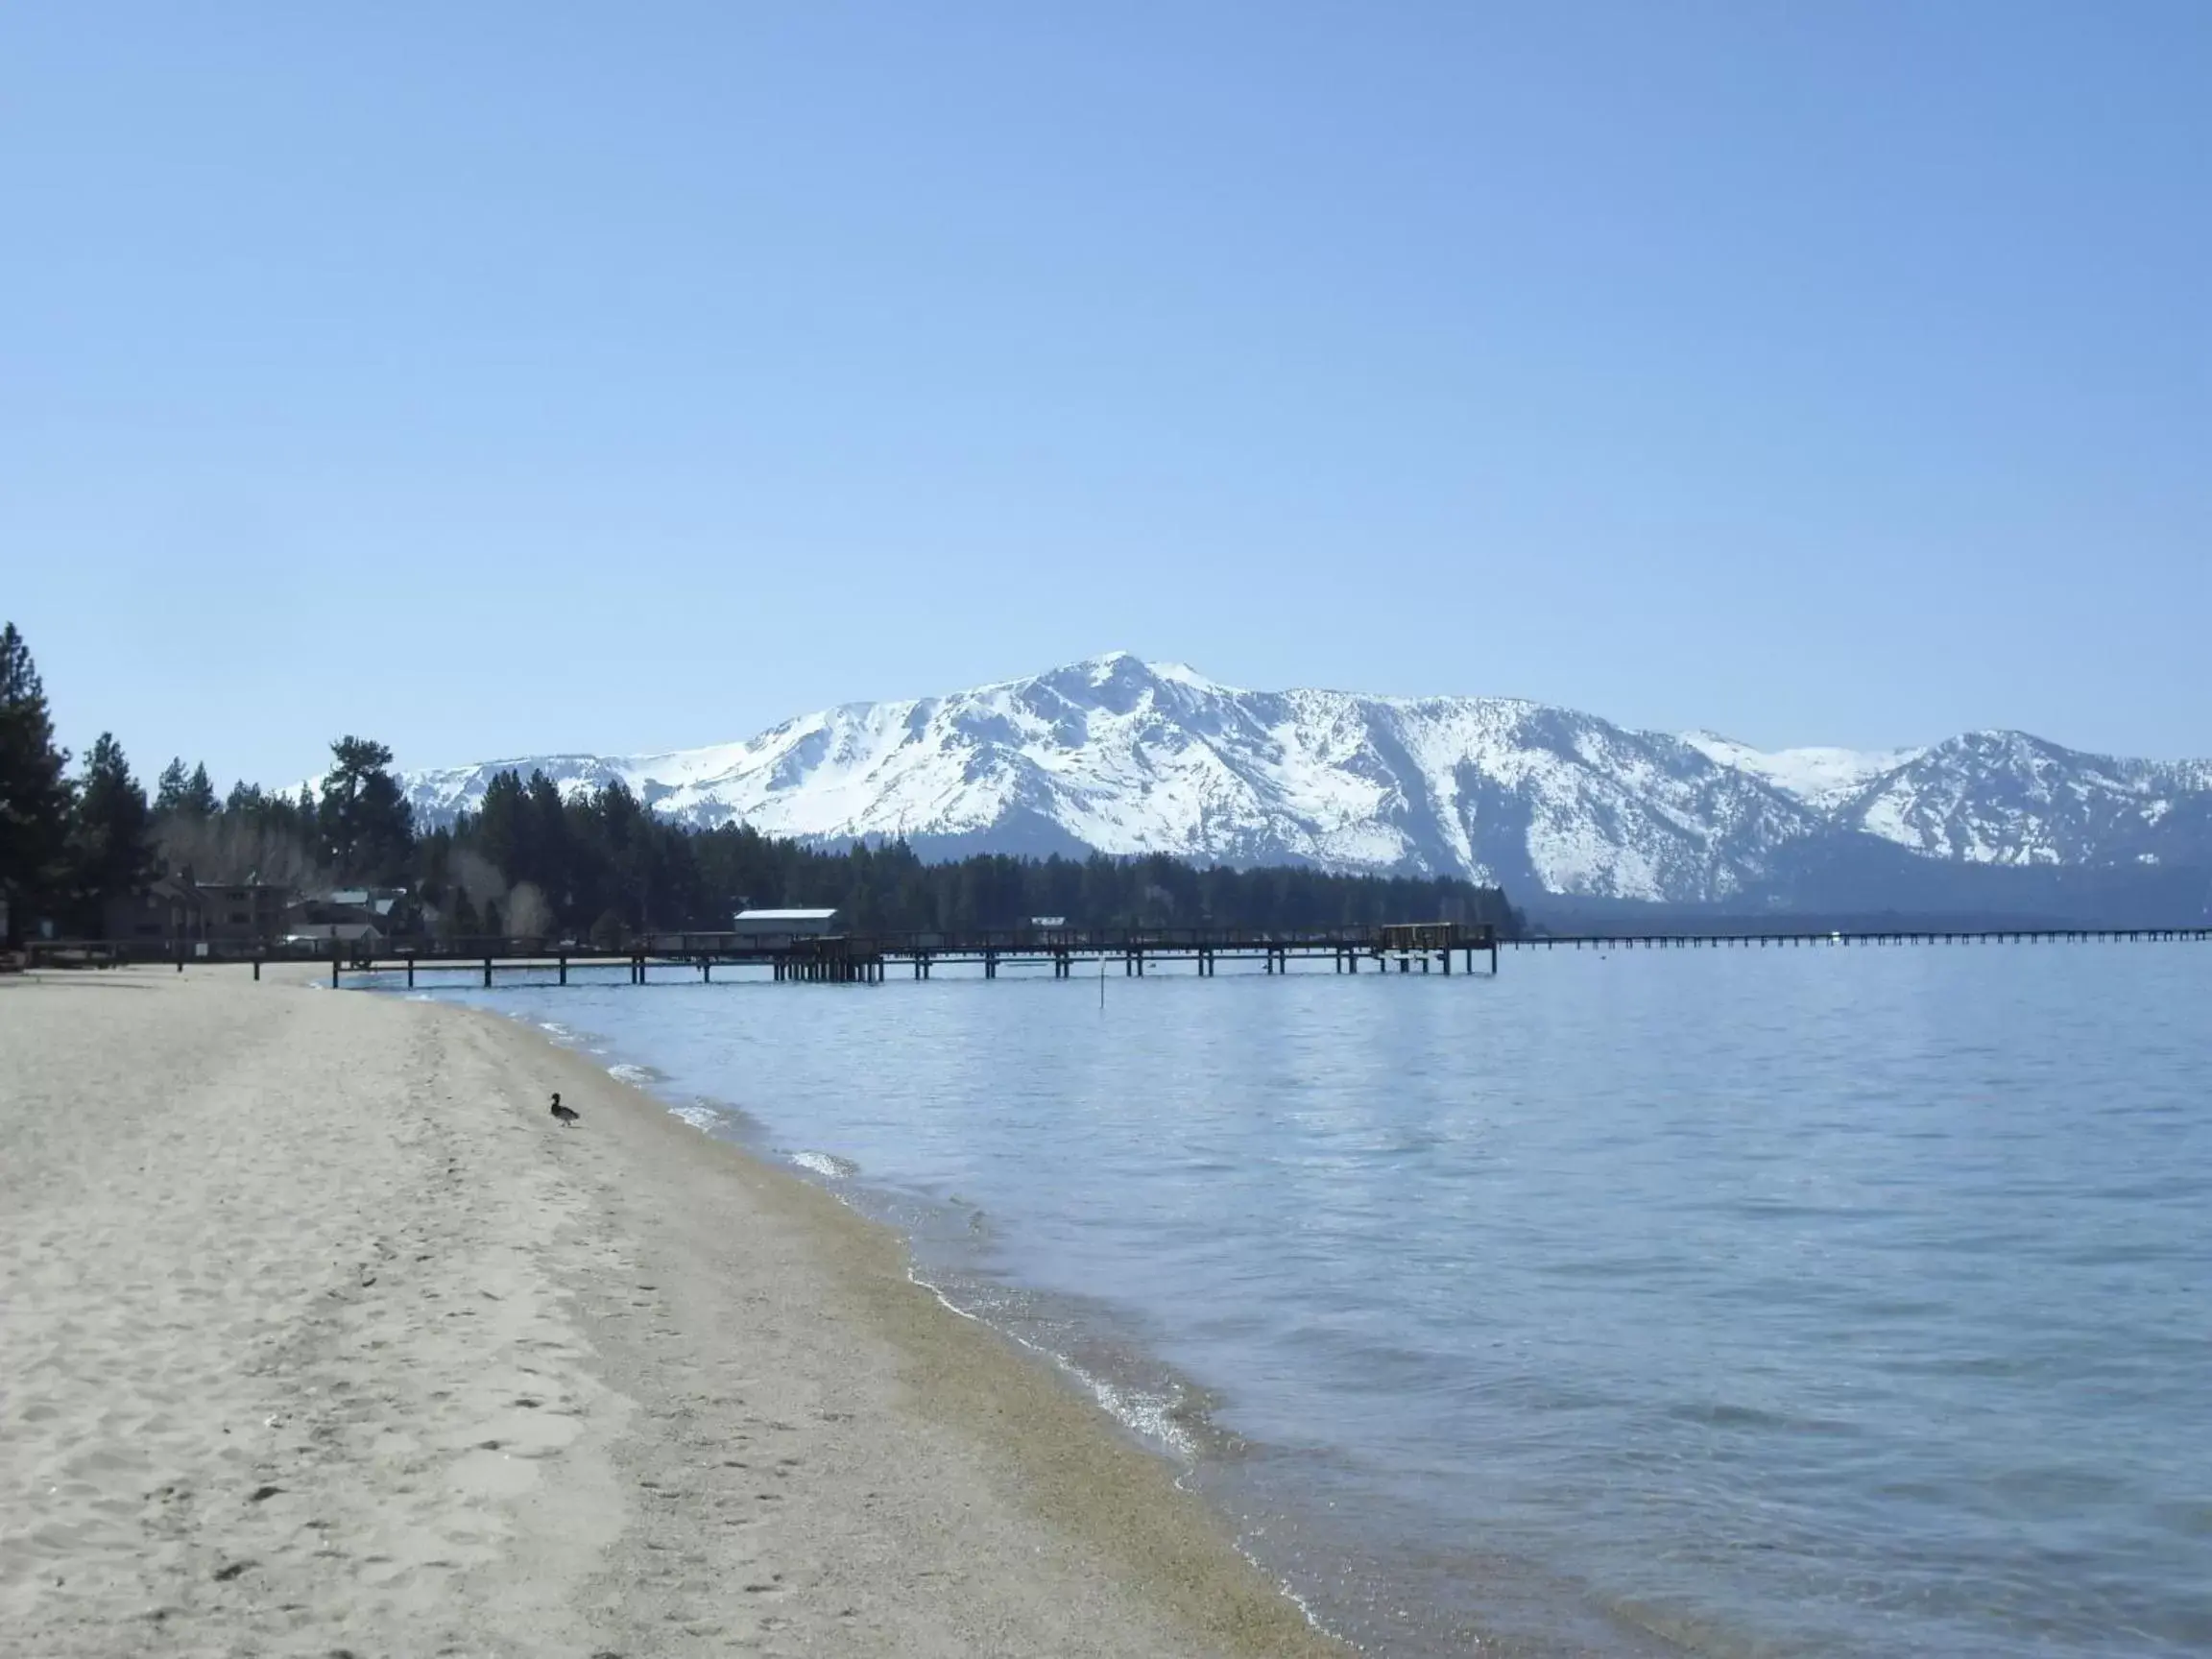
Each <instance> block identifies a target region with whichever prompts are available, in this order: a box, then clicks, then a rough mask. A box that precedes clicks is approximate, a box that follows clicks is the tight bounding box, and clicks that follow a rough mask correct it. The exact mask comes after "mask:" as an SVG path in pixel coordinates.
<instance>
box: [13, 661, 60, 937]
mask: <svg viewBox="0 0 2212 1659" xmlns="http://www.w3.org/2000/svg"><path fill="white" fill-rule="evenodd" d="M68 764H69V756H68V753H67V751H65V750H62V749H60V748H58V747H56V745H55V742H54V722H53V719H52V717H51V716H50V715H49V714H48V712H47V709H46V687H45V685H44V684H43V683H42V682H41V681H40V680H39V678H38V669H37V666H36V664H35V663H34V662H33V661H31V652H30V648H29V647H28V646H26V645H25V644H24V643H23V637H22V635H20V634H18V633H17V632H16V631H15V624H14V623H12V622H11V623H9V624H8V625H7V626H6V627H5V628H0V898H4V899H6V901H7V911H8V929H9V935H10V943H12V942H13V941H14V940H15V939H17V938H20V937H21V936H22V934H23V933H24V932H25V931H26V930H27V929H28V928H29V926H31V921H32V918H31V915H30V910H31V907H32V906H34V905H37V906H41V907H43V906H46V905H49V904H52V903H53V902H55V901H56V900H57V898H58V897H59V896H60V889H61V886H62V883H63V881H64V879H65V878H66V875H67V868H68V852H69V802H70V796H71V793H72V792H71V789H70V786H69V780H68V778H67V776H66V770H65V769H66V768H67V766H68Z"/></svg>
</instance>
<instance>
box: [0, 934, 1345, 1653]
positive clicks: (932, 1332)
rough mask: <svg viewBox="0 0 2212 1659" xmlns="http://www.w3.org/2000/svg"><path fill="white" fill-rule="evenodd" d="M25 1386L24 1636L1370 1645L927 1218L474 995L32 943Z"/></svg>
mask: <svg viewBox="0 0 2212 1659" xmlns="http://www.w3.org/2000/svg"><path fill="white" fill-rule="evenodd" d="M554 1089H559V1090H560V1091H561V1092H562V1094H563V1097H564V1099H565V1100H566V1101H567V1102H568V1103H569V1104H571V1105H573V1106H575V1107H576V1108H577V1109H578V1110H579V1111H581V1112H582V1114H583V1119H584V1120H583V1122H582V1124H581V1125H580V1126H578V1127H577V1128H575V1129H573V1130H564V1129H562V1128H560V1127H559V1126H558V1125H556V1124H555V1123H554V1122H553V1121H552V1119H551V1118H549V1117H548V1116H547V1113H546V1095H547V1094H548V1093H549V1092H550V1091H551V1090H554ZM0 1388H4V1412H0V1628H5V1629H6V1630H8V1631H9V1632H10V1636H9V1642H10V1645H11V1646H12V1648H14V1649H15V1650H19V1651H23V1652H27V1653H38V1654H42V1655H55V1656H61V1655H78V1654H103V1655H107V1654H132V1653H215V1652H222V1653H270V1654H293V1653H299V1654H318V1655H331V1654H334V1653H337V1652H339V1651H341V1650H348V1651H352V1652H357V1653H360V1654H363V1655H368V1654H372V1653H392V1652H404V1653H410V1654H436V1653H441V1652H451V1653H456V1654H459V1653H469V1654H485V1653H496V1654H517V1655H519V1654H554V1655H561V1654H573V1655H576V1656H578V1659H591V1656H597V1655H608V1654H614V1655H621V1656H623V1659H641V1656H644V1655H658V1654H672V1655H681V1654H693V1653H699V1654H705V1653H709V1652H711V1653H727V1652H731V1651H742V1652H761V1653H781V1652H797V1651H800V1650H805V1651H807V1652H815V1653H820V1652H831V1653H896V1654H914V1655H938V1654H943V1655H952V1654H970V1653H994V1654H998V1653H1003V1654H1046V1653H1050V1654H1097V1655H1111V1654H1172V1653H1192V1654H1221V1655H1245V1654H1282V1655H1300V1654H1308V1653H1311V1654H1321V1653H1334V1652H1338V1651H1340V1649H1338V1648H1336V1647H1334V1645H1333V1644H1330V1643H1327V1642H1325V1641H1324V1640H1322V1639H1321V1638H1319V1637H1317V1636H1315V1635H1314V1634H1313V1633H1312V1632H1311V1631H1310V1629H1309V1628H1308V1626H1307V1625H1306V1623H1305V1622H1304V1620H1303V1618H1302V1617H1301V1616H1300V1614H1299V1613H1298V1611H1297V1609H1296V1608H1295V1607H1294V1606H1293V1605H1292V1604H1291V1603H1290V1602H1288V1601H1287V1600H1286V1599H1284V1598H1283V1597H1282V1596H1280V1595H1279V1594H1277V1593H1276V1591H1275V1589H1274V1587H1273V1586H1272V1585H1270V1584H1269V1583H1268V1582H1267V1581H1266V1580H1265V1579H1264V1578H1262V1576H1261V1575H1260V1574H1259V1573H1258V1572H1257V1571H1256V1570H1254V1569H1252V1568H1251V1567H1250V1566H1249V1565H1248V1564H1247V1563H1246V1562H1245V1561H1244V1560H1243V1559H1242V1557H1240V1556H1239V1555H1238V1554H1237V1553H1236V1551H1235V1550H1234V1548H1233V1547H1232V1544H1231V1541H1230V1540H1229V1538H1228V1537H1227V1536H1226V1534H1225V1533H1224V1531H1223V1530H1222V1529H1221V1527H1219V1525H1218V1524H1217V1523H1216V1522H1215V1521H1214V1518H1213V1517H1212V1515H1211V1514H1210V1513H1209V1512H1208V1511H1207V1510H1206V1509H1205V1508H1204V1507H1203V1506H1202V1505H1201V1504H1199V1503H1197V1502H1196V1501H1195V1500H1193V1499H1192V1498H1190V1496H1189V1495H1187V1494H1185V1493H1183V1492H1181V1491H1179V1490H1177V1489H1176V1487H1175V1485H1174V1481H1173V1471H1172V1470H1171V1469H1170V1468H1169V1467H1168V1466H1167V1465H1166V1464H1164V1463H1162V1462H1161V1461H1159V1460H1158V1459H1156V1458H1154V1457H1152V1456H1151V1455H1148V1454H1146V1453H1144V1452H1143V1451H1142V1450H1141V1449H1139V1448H1137V1447H1135V1446H1133V1445H1131V1444H1130V1443H1128V1442H1127V1441H1126V1440H1125V1439H1124V1438H1123V1437H1122V1436H1121V1434H1120V1433H1119V1431H1118V1430H1117V1429H1116V1428H1115V1427H1114V1426H1113V1425H1112V1424H1111V1422H1110V1421H1109V1420H1108V1419H1107V1418H1106V1417H1105V1416H1104V1414H1103V1413H1101V1412H1099V1411H1098V1410H1097V1409H1096V1408H1095V1407H1094V1406H1093V1405H1091V1404H1090V1403H1089V1402H1088V1401H1086V1400H1084V1399H1082V1398H1080V1397H1079V1396H1077V1395H1076V1394H1075V1393H1074V1392H1073V1391H1071V1390H1070V1389H1069V1388H1067V1387H1065V1386H1063V1385H1062V1383H1060V1382H1059V1381H1058V1380H1057V1379H1056V1378H1055V1377H1054V1376H1052V1375H1051V1374H1050V1373H1049V1372H1047V1371H1046V1370H1045V1369H1044V1368H1043V1367H1042V1366H1040V1365H1039V1364H1037V1363H1035V1362H1034V1361H1032V1360H1030V1359H1028V1358H1024V1357H1022V1356H1021V1355H1020V1354H1018V1353H1017V1352H1015V1351H1014V1350H1013V1349H1011V1348H1010V1347H1009V1346H1008V1345H1007V1344H1005V1343H1004V1342H1003V1341H1002V1340H1001V1339H999V1338H998V1337H997V1336H996V1335H994V1334H992V1333H991V1332H989V1331H988V1330H987V1329H985V1328H983V1327H981V1326H979V1325H977V1324H975V1323H974V1322H972V1321H969V1320H965V1319H962V1318H960V1317H959V1316H957V1315H955V1314H953V1313H951V1312H950V1311H948V1310H946V1309H945V1308H943V1307H942V1306H941V1305H940V1304H939V1303H938V1301H937V1300H936V1298H935V1297H934V1296H933V1295H932V1294H931V1293H930V1292H928V1291H927V1290H925V1289H923V1288H920V1287H918V1286H915V1285H913V1284H912V1283H910V1282H909V1280H908V1279H907V1276H906V1271H905V1262H904V1257H903V1254H902V1250H901V1248H900V1246H899V1243H898V1241H897V1240H896V1239H895V1238H893V1237H892V1236H890V1235H889V1234H887V1233H885V1232H883V1231H882V1230H880V1229H878V1228H876V1227H873V1226H871V1225H870V1224H868V1223H866V1222H864V1221H862V1220H860V1219H859V1218H857V1217H856V1216H854V1215H853V1214H851V1213H850V1212H848V1211H846V1210H845V1209H844V1208H843V1207H842V1206H840V1205H839V1204H837V1203H836V1202H835V1200H834V1199H832V1198H830V1197H829V1195H828V1194H826V1193H824V1192H822V1191H820V1190H816V1189H814V1188H812V1187H809V1186H807V1185H806V1184H805V1183H804V1182H801V1181H799V1180H797V1179H795V1178H793V1177H791V1176H789V1175H786V1174H784V1173H782V1172H780V1171H777V1170H774V1169H771V1168H769V1167H767V1166H763V1165H761V1164H759V1163H758V1162H757V1161H755V1160H753V1159H751V1158H749V1157H747V1156H746V1155H745V1154H744V1153H742V1152H740V1151H739V1150H737V1149H736V1148H734V1147H733V1146H730V1145H728V1144H726V1143H724V1142H720V1141H717V1140H713V1139H710V1138H709V1137H707V1136H705V1135H702V1134H700V1133H699V1132H698V1131H696V1130H694V1129H692V1128H690V1127H689V1126H688V1125H686V1124H685V1123H683V1122H681V1121H680V1120H678V1119H676V1118H672V1117H671V1116H669V1115H668V1113H667V1112H666V1111H665V1110H664V1109H662V1108H661V1106H660V1105H659V1104H657V1103H655V1102H654V1101H652V1100H650V1099H648V1098H646V1097H645V1096H643V1095H641V1094H637V1092H635V1091H634V1090H631V1089H629V1088H627V1087H626V1086H624V1085H623V1084H621V1083H618V1082H616V1081H614V1080H613V1079H612V1078H610V1077H608V1076H606V1075H605V1074H604V1073H603V1072H601V1071H599V1070H596V1069H595V1068H594V1067H592V1066H591V1065H590V1064H589V1062H588V1061H586V1060H584V1059H583V1058H581V1057H579V1056H576V1055H573V1054H569V1053H567V1052H565V1051H563V1050H560V1049H558V1048H555V1047H554V1046H551V1045H550V1044H547V1043H544V1042H542V1041H541V1040H539V1039H538V1038H537V1037H535V1036H534V1035H532V1034H531V1033H529V1032H528V1031H526V1030H524V1029H522V1028H520V1027H518V1026H515V1025H512V1024H510V1023H509V1022H503V1021H499V1020H497V1019H495V1018H493V1017H491V1016H488V1015H484V1014H480V1013H476V1012H472V1011H469V1010H463V1009H456V1008H450V1007H444V1006H439V1005H435V1004H431V1003H425V1002H413V1001H403V1000H399V999H397V998H384V997H373V996H367V995H361V994H345V993H332V992H329V991H326V990H321V989H317V988H314V987H311V986H308V985H303V984H287V983H276V982H269V981H265V982H263V983H261V984H254V983H252V981H251V980H250V979H248V978H247V977H246V976H245V975H244V974H241V973H239V972H237V971H227V970H221V969H210V970H196V971H194V972H192V973H188V974H181V975H180V974H168V973H159V972H145V973H136V972H118V973H109V974H52V975H33V976H30V977H29V978H26V979H22V980H17V981H13V982H6V983H0Z"/></svg>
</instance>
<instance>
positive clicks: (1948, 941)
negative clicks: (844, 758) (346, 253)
mask: <svg viewBox="0 0 2212 1659" xmlns="http://www.w3.org/2000/svg"><path fill="white" fill-rule="evenodd" d="M2097 943H2104V944H2141V943H2193V944H2205V943H2212V926H2186V927H1986V928H1973V929H1960V930H1944V929H1930V928H1925V927H1922V928H1903V929H1892V928H1885V929H1861V930H1856V931H1849V932H1844V931H1819V930H1815V931H1784V930H1775V931H1765V932H1743V933H1657V932H1628V931H1623V932H1610V933H1556V934H1552V933H1538V934H1531V935H1527V936H1524V937H1518V938H1502V937H1500V935H1499V933H1498V931H1497V929H1496V928H1494V927H1491V926H1470V925H1466V924H1460V923H1451V922H1433V923H1407V924H1392V925H1388V926H1373V927H1345V928H1332V929H1317V930H1312V931H1275V932H1243V931H1236V930H1224V929H1208V928H1171V927H1170V928H1161V927H1144V928H1135V927H1108V928H1066V929H1052V930H1044V929H1036V928H1007V929H998V930H989V929H985V930H976V931H970V932H959V933H915V932H907V933H857V934H837V935H830V936H826V937H818V938H815V937H789V936H778V937H773V938H762V937H759V936H757V935H747V934H739V933H715V932H665V933H655V934H651V935H648V936H645V937H642V938H639V939H637V940H635V941H632V942H630V943H628V944H625V945H622V946H619V947H615V948H612V949H603V948H598V947H593V946H590V945H588V944H584V943H581V942H571V943H566V944H546V943H543V942H540V941H532V940H517V939H483V938H477V939H447V940H423V941H416V942H406V943H401V944H397V945H394V944H380V945H377V946H375V947H373V948H371V949H364V948H363V947H361V946H359V945H356V944H350V943H342V944H338V945H335V946H325V947H320V948H314V949H301V948H290V949H287V948H283V947H276V946H269V945H264V944H259V943H254V942H250V941H249V942H237V941H231V942H220V943H207V944H181V945H180V944H159V943H155V942H152V941H125V942H117V943H107V942H102V941H40V942H36V943H35V944H33V945H32V946H31V947H30V949H29V952H28V954H29V959H30V962H31V965H32V966H98V965H104V964H110V963H114V964H120V963H126V962H131V963H141V964H148V963H151V964H157V965H161V966H167V965H169V964H171V963H174V964H175V966H176V967H177V969H178V971H179V972H180V973H181V972H182V971H183V970H184V969H185V968H186V967H188V966H193V967H198V966H215V965H219V964H230V965H235V966H250V967H251V968H252V973H253V976H254V977H255V978H259V977H260V974H261V969H262V967H263V966H264V965H265V964H271V963H280V962H289V963H296V964H304V965H317V964H326V965H327V967H328V970H329V974H330V983H331V984H332V985H334V986H335V985H340V984H342V983H343V982H344V980H345V977H346V976H347V975H349V974H351V975H354V976H355V977H362V976H367V975H373V974H389V975H395V976H403V977H404V980H405V982H406V983H407V984H408V985H410V986H412V985H414V984H415V983H416V982H417V977H418V975H424V976H431V975H434V976H436V977H435V978H433V979H432V981H431V982H432V983H440V984H451V983H452V975H455V974H467V975H469V977H470V978H471V979H474V980H476V981H477V982H478V983H479V984H481V985H483V986H486V987H490V986H492V985H494V984H496V983H498V982H499V980H500V979H501V978H502V977H505V978H507V979H508V980H509V981H510V982H512V981H513V979H514V978H515V977H516V976H517V975H520V974H527V975H530V976H532V977H533V978H536V979H543V978H544V977H546V976H548V975H549V976H550V977H551V978H552V980H553V982H554V983H556V984H560V985H565V984H567V983H569V974H570V972H571V971H572V970H600V971H605V970H609V969H616V968H619V969H622V970H624V971H625V972H626V973H627V975H628V979H629V982H630V983H631V984H634V985H645V984H661V983H666V982H669V981H670V980H671V979H672V978H673V977H674V976H675V975H677V974H681V975H683V976H684V977H685V978H686V979H688V978H690V977H692V976H693V975H696V976H697V978H698V980H699V981H701V982H704V983H711V982H712V981H713V978H714V974H715V970H717V969H732V968H755V969H760V968H765V969H766V970H768V972H769V974H770V976H771V977H772V978H773V979H775V980H777V981H778V982H781V983H789V984H814V985H827V984H836V985H854V984H861V985H869V984H881V983H882V982H883V981H884V980H886V979H888V978H890V977H892V976H893V975H894V974H897V975H898V976H900V977H911V978H914V979H928V978H930V977H932V976H933V975H934V974H935V973H936V971H937V970H938V969H939V968H942V967H947V966H956V967H964V968H966V969H968V970H970V971H977V970H979V971H980V974H981V976H982V977H983V978H985V979H996V978H998V976H999V974H1000V973H1001V971H1003V970H1007V969H1030V970H1036V969H1046V970H1049V971H1050V973H1051V975H1052V977H1054V978H1056V979H1067V978H1074V977H1078V976H1080V977H1084V978H1089V977H1091V976H1092V975H1093V974H1099V973H1103V974H1113V973H1114V972H1115V971H1116V970H1117V969H1118V971H1119V974H1121V975H1123V976H1126V977H1131V978H1142V977H1143V976H1144V974H1146V972H1147V971H1148V970H1149V971H1157V970H1159V969H1160V968H1162V967H1164V966H1166V965H1169V964H1186V965H1189V966H1190V967H1191V968H1193V969H1195V971H1196V974H1197V976H1198V977H1200V978H1211V977H1213V976H1214V974H1215V973H1216V972H1217V971H1218V969H1219V966H1220V964H1221V963H1223V962H1230V963H1243V964H1247V965H1257V966H1258V967H1259V969H1260V971H1261V972H1262V974H1287V973H1289V972H1290V966H1291V964H1292V963H1293V962H1297V963H1303V964H1314V963H1318V962H1321V961H1324V960H1325V961H1328V962H1329V963H1330V964H1331V965H1332V967H1333V968H1334V971H1335V972H1336V973H1338V974H1359V973H1363V972H1369V971H1373V972H1378V973H1383V974H1388V973H1393V972H1394V973H1398V974H1431V973H1433V974H1452V973H1454V972H1455V971H1458V972H1463V973H1470V974H1471V973H1474V972H1475V970H1476V962H1477V959H1478V958H1482V959H1483V961H1484V965H1485V966H1486V967H1487V969H1488V971H1489V973H1490V974H1493V975H1494V974H1497V972H1498V957H1499V952H1500V951H1501V950H1596V951H1613V950H1791V949H1807V948H1812V949H1846V948H1855V949H1870V948H1876V947H1905V946H1957V947H1966V946H1976V945H1983V946H1986V945H2053V946H2057V945H2086V944H2097ZM594 982H596V983H602V984H603V983H605V981H604V980H603V979H595V980H594Z"/></svg>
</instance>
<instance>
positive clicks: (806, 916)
mask: <svg viewBox="0 0 2212 1659" xmlns="http://www.w3.org/2000/svg"><path fill="white" fill-rule="evenodd" d="M730 930H731V931H732V932H733V933H734V934H736V935H737V940H738V943H739V944H740V945H742V946H746V947H750V948H752V949H755V950H780V949H781V948H782V947H784V946H787V945H790V944H793V943H795V942H796V941H798V940H801V939H829V938H834V937H835V936H836V935H838V934H840V933H842V932H844V931H845V912H844V911H842V910H839V909H835V908H829V909H820V910H740V911H738V912H737V914H736V915H735V916H733V918H731V922H730Z"/></svg>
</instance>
